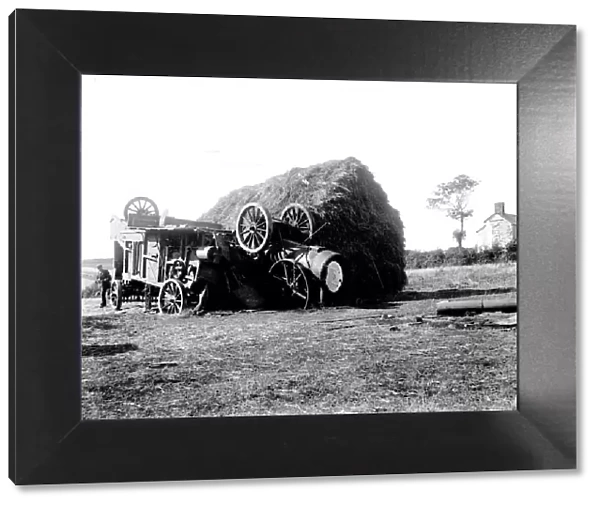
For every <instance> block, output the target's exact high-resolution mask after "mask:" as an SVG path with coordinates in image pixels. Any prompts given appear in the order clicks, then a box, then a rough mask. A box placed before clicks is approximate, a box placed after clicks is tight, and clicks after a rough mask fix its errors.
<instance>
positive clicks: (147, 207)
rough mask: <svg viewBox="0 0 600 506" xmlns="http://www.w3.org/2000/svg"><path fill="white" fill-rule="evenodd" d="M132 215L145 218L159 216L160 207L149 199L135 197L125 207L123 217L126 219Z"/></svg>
mask: <svg viewBox="0 0 600 506" xmlns="http://www.w3.org/2000/svg"><path fill="white" fill-rule="evenodd" d="M130 214H140V215H143V216H158V206H157V205H156V204H155V202H154V201H153V200H152V199H149V198H148V197H135V198H133V199H131V200H130V201H129V202H127V204H126V205H125V209H124V210H123V215H124V216H125V219H127V218H128V217H129V215H130Z"/></svg>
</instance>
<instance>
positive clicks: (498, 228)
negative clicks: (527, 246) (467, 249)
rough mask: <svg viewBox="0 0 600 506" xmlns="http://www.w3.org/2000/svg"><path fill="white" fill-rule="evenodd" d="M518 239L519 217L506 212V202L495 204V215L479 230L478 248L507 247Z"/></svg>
mask: <svg viewBox="0 0 600 506" xmlns="http://www.w3.org/2000/svg"><path fill="white" fill-rule="evenodd" d="M516 238H517V215H516V214H507V213H505V212H504V202H497V203H496V204H494V214H492V215H491V216H490V217H489V218H487V219H486V220H485V221H484V222H483V227H481V228H480V229H479V230H477V248H478V249H485V248H491V247H492V246H494V245H498V246H506V245H507V244H508V243H509V242H510V241H512V240H513V239H516Z"/></svg>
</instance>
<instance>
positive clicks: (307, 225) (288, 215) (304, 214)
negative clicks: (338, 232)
mask: <svg viewBox="0 0 600 506" xmlns="http://www.w3.org/2000/svg"><path fill="white" fill-rule="evenodd" d="M281 221H283V222H284V223H287V224H289V225H291V226H292V227H296V228H297V229H299V230H300V231H301V232H302V233H303V234H304V235H306V236H307V237H311V236H312V234H313V228H314V225H313V220H312V216H311V214H310V212H309V211H308V209H306V207H304V206H303V205H302V204H295V203H294V204H289V205H288V206H286V208H285V209H284V210H283V212H282V213H281Z"/></svg>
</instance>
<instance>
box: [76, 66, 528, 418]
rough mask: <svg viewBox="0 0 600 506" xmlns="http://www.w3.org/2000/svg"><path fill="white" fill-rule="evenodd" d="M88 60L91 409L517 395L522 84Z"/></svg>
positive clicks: (301, 409) (416, 403)
mask: <svg viewBox="0 0 600 506" xmlns="http://www.w3.org/2000/svg"><path fill="white" fill-rule="evenodd" d="M82 80H83V84H82V193H81V195H82V197H81V206H82V214H81V216H82V218H81V227H82V244H81V258H82V275H81V280H82V285H81V287H82V294H81V295H82V304H81V308H82V314H81V324H82V355H83V356H82V417H83V418H84V419H137V418H170V417H173V418H175V417H176V418H181V417H225V416H262V415H267V416H277V415H319V414H356V413H360V414H369V413H410V412H440V411H486V410H492V411H511V410H515V409H516V399H517V300H516V292H517V236H518V234H517V227H518V214H517V165H516V164H517V161H516V156H515V155H516V151H517V135H516V121H517V103H516V99H517V90H516V85H514V84H491V83H423V82H369V81H333V80H332V81H327V80H322V81H318V80H308V79H299V80H284V79H239V78H177V77H141V76H137V77H133V76H130V77H127V76H103V75H84V76H83V77H82Z"/></svg>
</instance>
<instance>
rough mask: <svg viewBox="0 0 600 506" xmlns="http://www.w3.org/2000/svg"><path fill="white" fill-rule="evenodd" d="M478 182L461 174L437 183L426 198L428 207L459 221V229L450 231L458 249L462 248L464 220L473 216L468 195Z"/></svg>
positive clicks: (464, 234) (464, 233)
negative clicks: (450, 179)
mask: <svg viewBox="0 0 600 506" xmlns="http://www.w3.org/2000/svg"><path fill="white" fill-rule="evenodd" d="M478 184H479V181H475V180H474V179H471V178H470V177H469V176H466V175H464V174H461V175H460V176H456V177H455V178H454V179H453V180H452V181H449V182H447V183H441V184H439V185H438V186H437V188H436V190H435V191H434V193H433V197H431V198H429V199H427V207H429V209H438V210H440V211H444V212H445V213H446V216H447V217H448V218H451V219H453V220H458V221H459V222H460V229H458V230H455V231H454V232H453V233H452V236H453V237H454V239H455V240H456V243H457V244H458V249H459V250H462V243H463V241H464V239H465V237H466V232H465V226H464V223H465V220H466V219H467V218H469V217H471V216H473V210H472V209H469V208H468V206H469V196H470V195H471V193H473V190H474V189H475V187H476V186H477V185H478Z"/></svg>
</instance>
